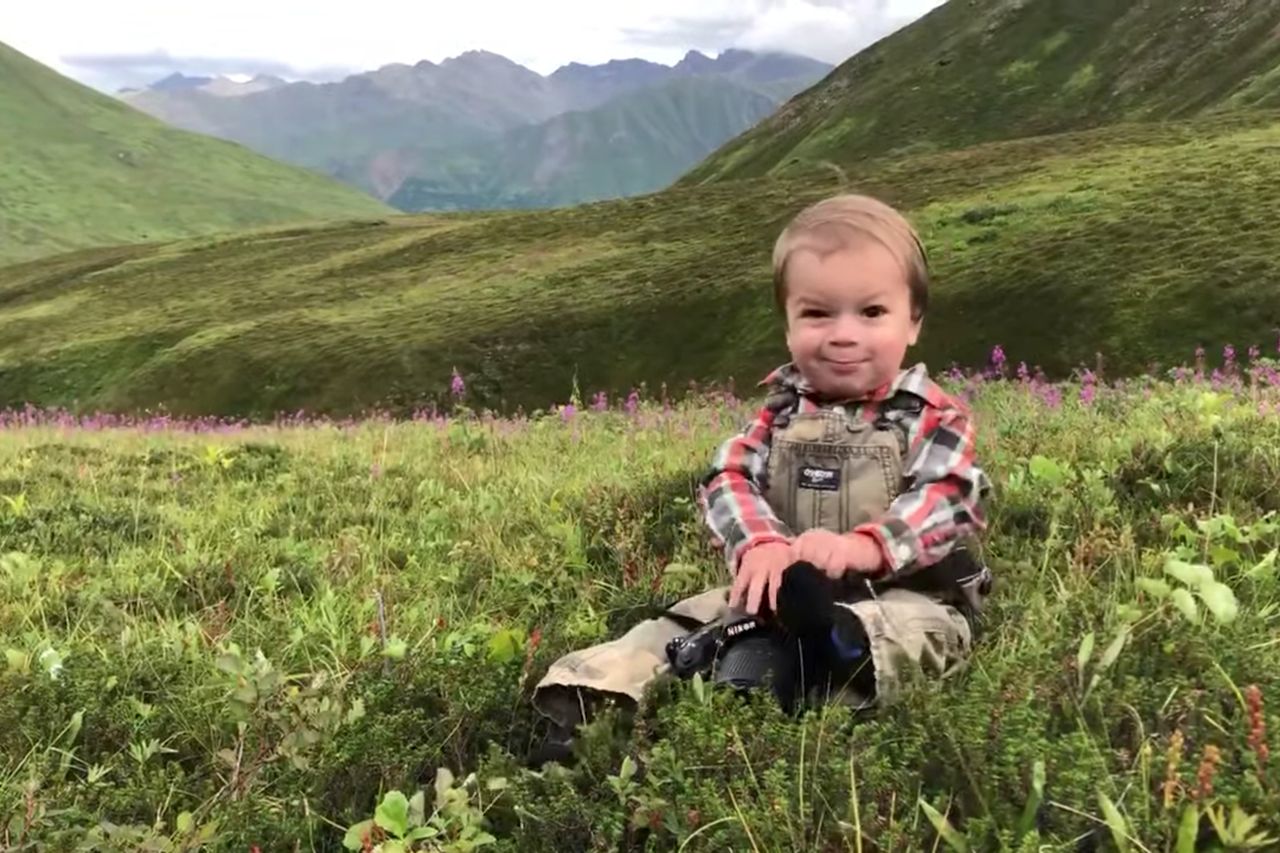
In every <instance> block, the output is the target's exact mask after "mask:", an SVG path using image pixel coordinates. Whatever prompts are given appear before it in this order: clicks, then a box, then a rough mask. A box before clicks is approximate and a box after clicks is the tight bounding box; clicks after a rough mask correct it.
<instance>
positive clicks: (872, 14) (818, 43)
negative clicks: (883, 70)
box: [623, 0, 942, 63]
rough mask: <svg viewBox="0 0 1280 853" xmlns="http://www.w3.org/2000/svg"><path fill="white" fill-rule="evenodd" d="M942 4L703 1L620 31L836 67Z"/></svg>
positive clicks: (640, 38)
mask: <svg viewBox="0 0 1280 853" xmlns="http://www.w3.org/2000/svg"><path fill="white" fill-rule="evenodd" d="M941 3H942V0H705V1H704V2H702V3H700V4H699V6H698V8H697V10H696V11H694V12H690V11H689V10H688V9H682V10H680V11H679V12H677V13H674V14H666V15H664V14H661V13H657V14H654V15H653V16H652V17H651V18H650V19H649V20H647V21H646V22H644V23H643V24H641V25H639V26H629V27H625V28H624V29H623V34H624V36H625V37H626V38H627V39H628V40H629V41H631V42H634V43H635V44H638V45H645V46H653V47H673V46H677V45H686V46H689V47H695V48H698V49H702V50H705V51H719V50H723V49H725V48H728V47H741V48H748V49H754V50H782V51H786V52H790V53H798V54H802V55H805V56H811V57H813V58H815V59H821V60H824V61H826V62H831V63H840V62H843V61H844V60H846V59H848V58H849V57H850V56H852V55H853V54H855V53H857V52H858V51H859V50H861V49H862V48H864V47H866V46H867V45H869V44H871V43H873V42H875V41H877V40H878V39H880V38H882V37H884V36H886V35H888V34H889V33H891V32H893V31H895V30H897V29H899V28H900V27H902V26H904V25H905V24H907V23H910V22H911V21H912V20H914V19H915V18H917V17H919V16H920V15H921V14H923V13H924V12H927V11H929V10H930V9H932V8H934V7H935V6H938V5H941Z"/></svg>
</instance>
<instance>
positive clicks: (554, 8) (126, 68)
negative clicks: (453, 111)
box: [0, 0, 942, 91]
mask: <svg viewBox="0 0 1280 853" xmlns="http://www.w3.org/2000/svg"><path fill="white" fill-rule="evenodd" d="M941 2H942V0H449V2H442V0H416V2H415V0H353V1H351V2H343V3H339V2H333V0H252V2H248V0H205V2H200V0H38V2H23V1H22V0H5V2H4V5H5V6H6V7H8V8H6V9H5V12H4V14H3V15H2V16H0V41H3V42H5V43H7V44H9V45H11V46H13V47H15V48H17V49H18V50H20V51H22V52H23V53H26V54H28V55H29V56H31V57H33V58H35V59H37V60H39V61H40V62H43V63H45V64H46V65H50V66H53V67H54V68H56V69H57V70H58V71H60V72H62V73H63V74H66V75H68V76H69V77H73V78H75V79H77V80H80V81H81V82H83V83H87V84H89V85H91V86H95V87H97V88H99V89H103V90H105V91H115V90H117V89H119V88H121V87H124V86H140V85H145V84H146V83H150V82H153V81H155V80H157V79H159V78H161V77H164V76H166V75H167V74H169V73H171V72H173V71H181V72H183V73H186V74H254V73H260V72H265V73H272V74H278V75H280V76H283V77H286V78H289V79H312V80H324V79H333V78H335V77H340V76H343V75H345V74H349V73H352V72H356V71H365V70H370V69H374V68H378V67H380V66H383V65H386V64H388V63H391V62H405V63H410V64H412V63H414V62H417V61H419V60H422V59H428V60H431V61H433V62H439V61H441V60H443V59H445V58H447V57H450V56H456V55H457V54H459V53H461V52H463V51H465V50H472V49H484V50H491V51H493V52H495V53H500V54H502V55H504V56H506V57H508V58H510V59H513V60H515V61H516V62H519V63H521V64H523V65H526V66H528V67H529V68H532V69H533V70H535V71H538V72H540V73H543V74H548V73H550V72H552V71H554V70H555V69H556V68H558V67H559V66H561V65H563V64H565V63H568V62H583V63H599V62H605V61H608V60H610V59H623V58H630V57H641V58H645V59H650V60H653V61H655V62H663V63H668V64H670V63H673V62H676V61H678V60H679V59H680V57H681V56H683V55H684V54H685V52H686V51H689V50H701V51H703V52H704V53H708V54H712V55H714V54H716V53H719V52H720V51H721V50H723V49H725V48H729V47H742V48H751V49H780V50H787V51H792V52H795V53H801V54H804V55H807V56H812V57H814V58H816V59H822V60H825V61H827V62H831V63H833V64H835V63H839V62H841V61H843V60H844V59H847V58H848V57H849V56H851V55H852V54H854V53H856V52H857V51H858V50H860V49H862V48H863V47H865V46H867V45H868V44H870V43H871V42H873V41H875V40H876V39H878V38H880V37H881V36H884V35H886V34H888V33H890V32H892V31H893V30H895V29H898V28H899V27H901V26H903V25H904V24H906V23H909V22H910V21H912V20H914V19H916V18H918V17H919V16H920V15H922V14H924V13H925V12H927V11H928V10H930V9H932V8H933V7H935V6H938V5H940V4H941Z"/></svg>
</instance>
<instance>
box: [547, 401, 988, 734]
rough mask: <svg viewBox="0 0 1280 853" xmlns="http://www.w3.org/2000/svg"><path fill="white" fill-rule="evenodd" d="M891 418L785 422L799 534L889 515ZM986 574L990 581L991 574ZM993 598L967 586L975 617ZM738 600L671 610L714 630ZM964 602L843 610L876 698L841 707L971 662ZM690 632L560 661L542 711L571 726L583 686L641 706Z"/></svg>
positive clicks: (707, 599)
mask: <svg viewBox="0 0 1280 853" xmlns="http://www.w3.org/2000/svg"><path fill="white" fill-rule="evenodd" d="M912 399H914V398H912ZM887 412H888V414H887V415H882V420H881V421H878V422H877V423H876V424H875V425H873V424H869V423H867V422H865V421H864V420H862V419H861V418H859V417H858V416H857V415H856V414H851V413H846V412H845V410H844V409H843V408H839V407H837V408H831V409H824V410H821V411H817V412H812V413H803V414H792V415H790V416H788V417H783V416H781V415H780V416H779V420H778V421H776V422H775V430H774V434H773V439H772V446H771V450H770V453H769V465H768V478H767V481H766V482H767V486H766V491H765V498H766V500H767V501H768V503H769V505H770V506H771V507H772V508H773V510H774V513H775V514H776V515H777V516H778V518H779V519H780V520H781V521H782V522H783V523H784V524H786V525H787V527H788V528H789V529H790V530H791V531H792V532H793V533H794V534H798V533H800V532H803V531H805V530H809V529H813V528H819V527H821V528H826V529H829V530H834V531H837V532H845V531H849V530H852V529H853V528H854V527H856V526H857V525H859V524H862V523H864V522H867V521H869V520H872V519H874V518H877V517H879V516H880V515H881V514H882V513H883V512H884V511H885V510H886V509H887V508H888V506H889V504H890V502H891V501H892V500H893V498H894V497H895V496H896V495H897V494H898V492H899V490H900V488H901V484H902V468H903V456H904V452H905V448H906V433H905V429H904V428H903V427H901V426H899V425H897V424H896V423H895V422H894V421H895V420H896V419H897V417H898V416H900V415H901V410H896V411H895V410H894V409H893V408H891V407H890V408H887ZM983 575H984V577H989V576H988V575H987V573H986V571H985V569H984V570H983ZM979 587H981V588H982V590H981V592H979V591H978V589H979ZM985 591H986V584H985V583H979V582H978V580H977V579H975V580H974V581H973V582H970V583H968V584H966V586H965V589H964V591H963V594H964V599H965V602H966V603H967V604H968V609H970V611H971V612H976V611H978V610H980V609H981V603H982V598H983V597H984V596H985ZM728 592H729V587H727V586H724V587H717V588H715V589H711V590H708V591H706V592H703V593H700V594H698V595H695V596H692V597H690V598H686V599H684V600H683V601H680V602H678V603H677V604H675V605H674V606H673V607H671V608H670V609H671V611H672V612H675V613H677V614H680V615H683V616H688V617H692V618H693V619H695V620H698V621H700V622H709V621H711V620H714V619H718V618H720V617H721V616H723V615H724V614H725V612H726V610H727V609H728ZM958 603H960V602H958V601H956V599H955V596H954V591H952V593H949V594H942V593H934V592H932V591H928V592H917V591H912V590H910V589H904V588H901V586H897V587H894V586H889V587H884V588H880V589H878V590H876V592H875V594H874V597H864V598H862V599H861V600H855V601H851V602H848V603H842V606H845V607H847V608H849V609H850V610H852V611H853V612H854V613H855V614H856V615H857V616H858V618H859V619H860V620H861V621H862V623H863V626H864V627H865V629H866V632H867V637H868V640H869V644H870V656H871V660H872V663H873V665H874V667H875V683H876V696H874V697H867V696H861V695H842V696H841V697H839V698H840V701H843V702H847V703H849V704H852V705H854V706H855V707H868V706H871V705H873V704H874V703H875V702H877V701H880V702H884V701H888V700H890V699H892V697H893V696H894V694H895V693H896V691H897V688H898V684H899V672H900V670H901V669H902V668H903V666H904V664H907V665H916V664H918V665H919V666H920V667H921V668H922V670H923V671H924V672H926V673H929V674H932V675H941V674H942V673H944V672H946V671H947V670H949V669H950V668H951V667H953V666H954V665H955V664H957V663H958V662H960V661H961V660H963V659H964V658H965V657H966V656H967V654H968V652H969V648H970V643H971V640H972V633H971V628H970V624H969V622H968V620H967V619H966V618H965V616H964V614H963V613H962V612H961V610H960V609H958V608H957V607H956V606H955V605H956V604H958ZM686 633H688V631H687V629H686V628H683V627H681V626H680V625H679V624H677V623H676V622H675V621H673V620H671V619H666V618H655V619H649V620H646V621H643V622H640V623H639V624H637V625H635V626H634V627H633V628H631V629H630V630H629V631H627V632H626V633H625V634H623V635H622V636H621V637H618V638H616V639H614V640H610V641H608V642H605V643H601V644H598V645H596V646H592V647H590V648H587V649H582V650H579V651H575V652H571V653H569V654H567V655H565V656H564V657H562V658H560V659H559V660H557V661H556V662H555V663H553V664H552V665H551V667H550V668H549V670H548V672H547V674H546V676H545V677H544V678H543V679H542V680H541V681H540V682H539V683H538V686H537V688H536V689H535V693H534V697H533V702H534V705H535V707H536V708H538V710H540V711H541V712H542V713H543V714H545V715H546V716H548V717H550V718H551V719H552V720H554V721H555V722H557V723H559V724H561V725H571V724H572V723H573V722H574V720H575V718H576V717H577V716H578V715H579V714H580V713H581V711H580V709H581V707H582V705H581V704H580V702H581V700H583V699H584V698H586V697H584V696H579V695H578V690H577V688H585V689H586V690H587V691H598V692H599V693H602V694H611V695H612V696H614V697H615V698H616V697H626V698H628V699H630V700H632V701H633V702H636V703H639V702H640V701H641V699H642V697H643V695H644V692H645V689H646V688H647V687H648V686H649V685H650V683H652V682H653V681H654V679H656V678H659V677H662V676H665V675H667V674H668V671H669V670H670V664H669V662H668V660H667V657H666V646H667V643H668V642H669V641H670V640H672V639H673V638H674V637H676V636H679V635H682V634H686ZM587 695H588V696H589V695H590V694H589V693H588V694H587Z"/></svg>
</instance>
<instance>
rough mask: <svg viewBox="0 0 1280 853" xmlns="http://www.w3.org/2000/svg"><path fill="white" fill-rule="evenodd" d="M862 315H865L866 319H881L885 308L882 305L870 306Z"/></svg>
mask: <svg viewBox="0 0 1280 853" xmlns="http://www.w3.org/2000/svg"><path fill="white" fill-rule="evenodd" d="M862 313H863V314H866V315H867V316H868V317H882V316H884V314H885V307H884V306H883V305H872V306H871V307H870V308H867V309H865V310H864V311H863V312H862Z"/></svg>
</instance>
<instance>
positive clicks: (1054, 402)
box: [1040, 385, 1062, 409]
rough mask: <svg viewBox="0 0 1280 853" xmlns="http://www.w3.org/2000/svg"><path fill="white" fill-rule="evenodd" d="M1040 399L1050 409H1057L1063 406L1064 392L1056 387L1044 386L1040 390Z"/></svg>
mask: <svg viewBox="0 0 1280 853" xmlns="http://www.w3.org/2000/svg"><path fill="white" fill-rule="evenodd" d="M1040 399H1041V400H1043V401H1044V404H1045V405H1046V406H1048V407H1049V408H1050V409H1056V408H1058V407H1059V406H1061V405H1062V391H1060V390H1059V389H1058V386H1056V385H1044V386H1042V387H1041V389H1040Z"/></svg>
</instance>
